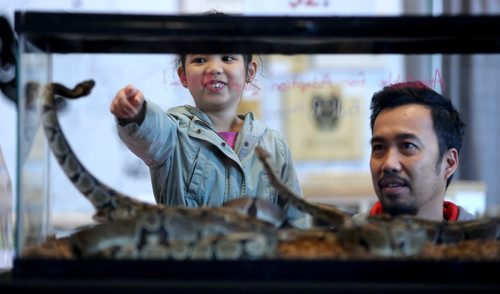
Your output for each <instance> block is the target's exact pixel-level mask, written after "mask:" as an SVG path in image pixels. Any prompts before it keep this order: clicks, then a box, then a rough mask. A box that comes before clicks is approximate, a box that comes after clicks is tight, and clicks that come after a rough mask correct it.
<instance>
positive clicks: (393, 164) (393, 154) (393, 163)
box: [382, 148, 401, 173]
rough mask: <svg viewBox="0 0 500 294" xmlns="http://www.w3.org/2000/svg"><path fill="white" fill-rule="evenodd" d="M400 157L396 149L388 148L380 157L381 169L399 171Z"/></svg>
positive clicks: (390, 171) (389, 171)
mask: <svg viewBox="0 0 500 294" xmlns="http://www.w3.org/2000/svg"><path fill="white" fill-rule="evenodd" d="M400 159H401V157H400V154H399V152H398V151H397V150H395V149H394V148H390V149H389V150H388V151H387V153H386V154H385V156H384V157H383V158H382V171H383V172H387V173H395V172H399V171H401V160H400Z"/></svg>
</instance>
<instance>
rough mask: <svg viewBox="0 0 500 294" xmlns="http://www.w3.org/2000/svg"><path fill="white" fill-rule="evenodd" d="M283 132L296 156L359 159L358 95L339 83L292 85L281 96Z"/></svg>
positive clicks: (360, 121)
mask: <svg viewBox="0 0 500 294" xmlns="http://www.w3.org/2000/svg"><path fill="white" fill-rule="evenodd" d="M282 99H283V100H282V101H283V107H284V113H285V116H284V117H285V124H284V125H285V126H286V136H287V140H288V143H289V144H290V148H291V150H292V153H293V156H294V159H295V160H302V161H328V160H358V159H361V158H362V156H363V148H362V146H363V142H362V141H363V138H364V134H363V131H364V128H363V126H362V123H363V120H362V118H363V113H362V109H363V107H361V103H362V99H361V97H355V96H354V97H352V96H347V95H344V94H343V93H342V84H327V85H326V84H325V85H321V86H317V87H310V88H307V89H297V88H292V89H290V90H287V91H285V92H284V93H283V96H282Z"/></svg>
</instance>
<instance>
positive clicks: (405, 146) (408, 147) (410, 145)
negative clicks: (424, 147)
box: [401, 142, 417, 150]
mask: <svg viewBox="0 0 500 294" xmlns="http://www.w3.org/2000/svg"><path fill="white" fill-rule="evenodd" d="M401 147H403V149H406V150H411V149H417V145H415V144H413V143H410V142H404V143H403V144H401Z"/></svg>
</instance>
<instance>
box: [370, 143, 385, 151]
mask: <svg viewBox="0 0 500 294" xmlns="http://www.w3.org/2000/svg"><path fill="white" fill-rule="evenodd" d="M382 150H384V145H382V144H376V145H372V152H379V151H382Z"/></svg>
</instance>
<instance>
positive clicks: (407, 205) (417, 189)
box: [354, 82, 474, 222]
mask: <svg viewBox="0 0 500 294" xmlns="http://www.w3.org/2000/svg"><path fill="white" fill-rule="evenodd" d="M371 111H372V114H371V117H370V127H371V129H372V139H371V150H372V151H371V159H370V170H371V174H372V182H373V187H374V189H375V192H376V194H377V197H378V200H379V201H378V202H377V203H376V204H375V205H374V206H373V207H372V209H371V210H370V212H369V213H368V214H369V215H372V216H373V215H379V214H382V213H387V214H390V215H393V216H396V215H400V214H411V215H415V216H417V217H419V218H424V219H428V220H433V221H457V220H460V221H461V220H470V219H473V218H474V216H473V215H472V214H470V213H468V212H467V211H465V210H464V209H463V208H462V207H460V206H457V205H455V204H453V203H452V202H449V201H445V200H444V197H445V192H446V189H447V187H448V185H449V184H450V181H451V179H452V177H453V174H454V173H455V171H456V170H457V168H458V154H459V152H460V147H461V146H462V137H463V133H464V124H463V122H462V121H461V120H460V117H459V113H458V112H457V111H456V109H455V108H454V107H453V105H452V104H451V102H450V101H449V100H448V99H447V98H445V97H443V96H442V95H440V94H438V93H437V92H435V91H433V90H432V89H430V88H428V87H427V86H426V85H424V84H423V83H420V82H407V83H400V84H395V85H391V86H387V87H385V88H384V89H383V90H382V91H380V92H377V93H375V94H374V95H373V98H372V102H371ZM366 216H367V214H366V213H364V214H358V215H355V216H354V220H355V221H357V222H362V221H363V219H364V218H366Z"/></svg>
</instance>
